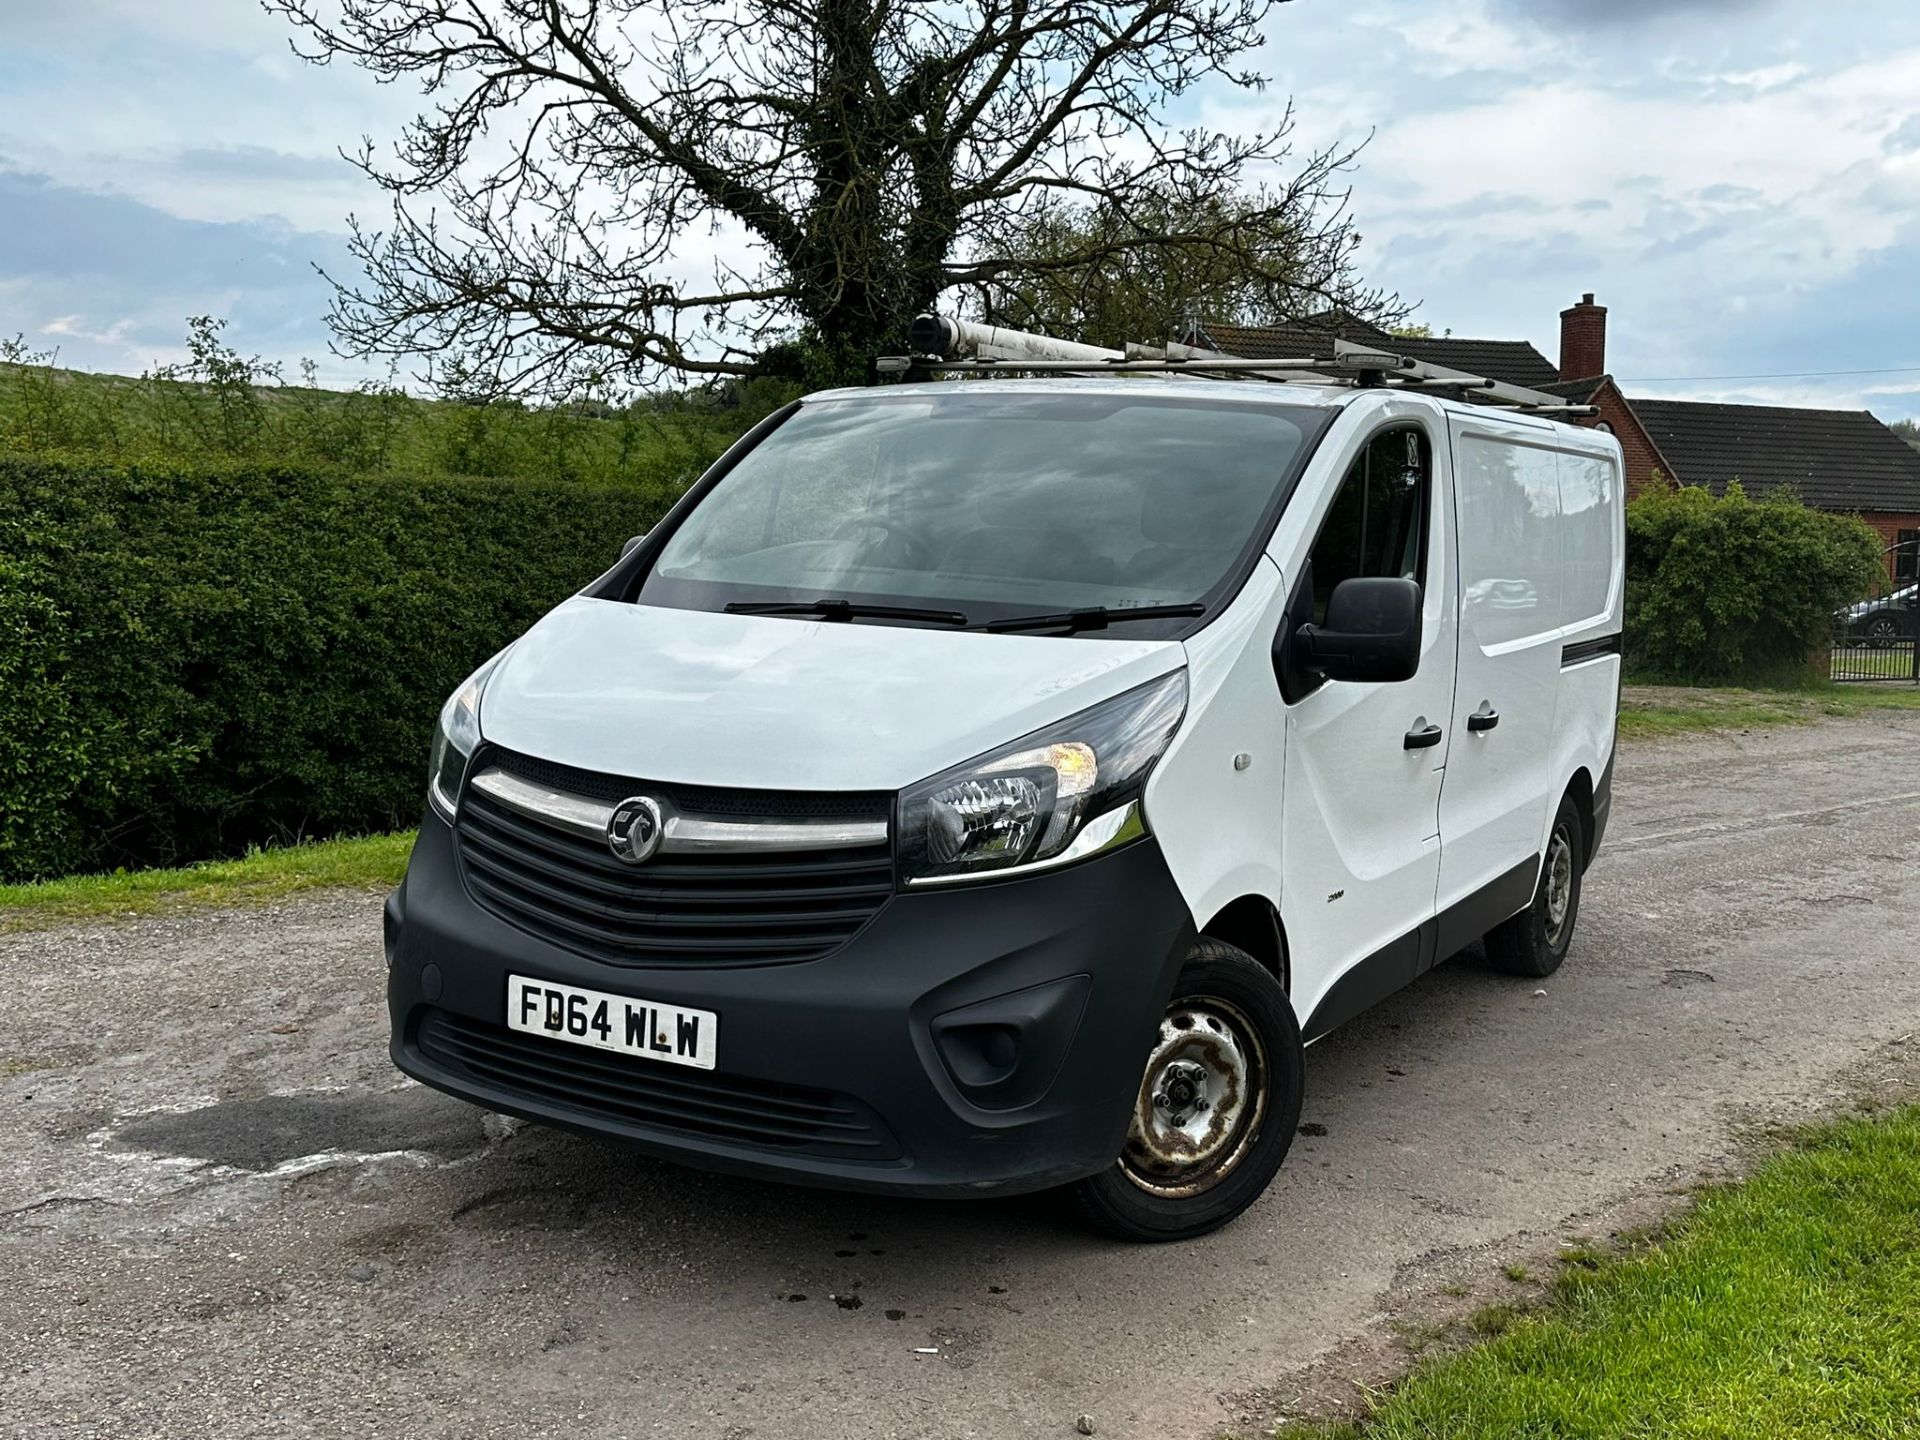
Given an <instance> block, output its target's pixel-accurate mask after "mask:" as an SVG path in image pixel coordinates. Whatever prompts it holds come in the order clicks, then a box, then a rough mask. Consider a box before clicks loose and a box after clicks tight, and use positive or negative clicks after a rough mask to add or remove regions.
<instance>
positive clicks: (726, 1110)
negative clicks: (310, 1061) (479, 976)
mask: <svg viewBox="0 0 1920 1440" xmlns="http://www.w3.org/2000/svg"><path fill="white" fill-rule="evenodd" d="M415 1036H416V1043H417V1044H418V1045H419V1047H420V1052H421V1053H422V1054H423V1055H425V1056H427V1057H428V1058H429V1059H431V1060H432V1061H434V1062H435V1063H436V1064H438V1065H440V1066H442V1067H444V1068H445V1069H447V1070H449V1071H451V1072H453V1073H454V1074H455V1075H457V1076H460V1077H463V1078H465V1079H468V1080H471V1081H474V1082H476V1083H478V1084H480V1085H483V1086H485V1087H488V1088H489V1089H491V1090H493V1091H495V1092H506V1094H507V1095H510V1096H518V1097H523V1098H524V1099H527V1100H530V1101H538V1102H540V1103H541V1104H542V1105H545V1106H550V1107H554V1108H558V1109H562V1110H569V1111H572V1112H573V1113H574V1114H576V1115H578V1116H579V1117H580V1118H581V1119H582V1120H583V1121H591V1120H594V1119H606V1120H613V1121H618V1122H621V1123H623V1124H627V1125H635V1126H644V1127H646V1128H648V1129H655V1130H661V1131H669V1132H672V1133H675V1134H680V1135H692V1136H698V1137H700V1138H702V1139H706V1140H715V1141H721V1142H724V1143H728V1144H734V1145H752V1146H761V1147H765V1148H768V1149H774V1150H782V1151H787V1152H790V1153H800V1154H808V1155H820V1156H837V1157H840V1158H843V1159H852V1160H875V1161H880V1160H893V1159H897V1158H899V1155H900V1144H899V1142H898V1141H897V1140H895V1139H894V1137H893V1135H892V1133H891V1132H890V1131H889V1130H888V1129H887V1127H886V1124H885V1123H884V1122H883V1121H882V1120H881V1119H880V1117H879V1116H877V1115H875V1114H874V1113H873V1111H871V1110H869V1109H868V1108H867V1107H866V1106H865V1105H862V1104H861V1103H860V1102H859V1101H858V1100H855V1099H853V1098H851V1097H850V1096H846V1095H836V1094H834V1093H833V1092H831V1091H827V1090H813V1089H809V1088H806V1087H804V1086H799V1085H782V1084H778V1083H775V1082H773V1081H767V1080H747V1079H743V1078H742V1077H740V1076H737V1075H718V1074H715V1073H714V1072H712V1071H696V1070H687V1069H678V1068H670V1067H668V1066H666V1065H663V1064H661V1063H659V1062H657V1061H648V1060H638V1059H630V1058H628V1057H626V1056H624V1055H614V1054H608V1053H603V1052H600V1051H594V1050H588V1049H584V1048H582V1047H580V1046H575V1045H568V1044H566V1043H565V1042H563V1041H558V1040H543V1039H540V1038H539V1037H537V1036H533V1035H525V1034H522V1033H520V1032H519V1031H516V1030H509V1029H507V1028H506V1027H505V1026H502V1025H488V1024H485V1023H483V1022H481V1021H478V1020H472V1019H469V1018H467V1017H466V1016H464V1015H455V1014H453V1013H451V1012H449V1011H446V1010H429V1011H428V1012H427V1013H426V1014H425V1016H424V1017H423V1018H422V1019H421V1021H420V1025H419V1028H418V1029H417V1030H416V1031H415Z"/></svg>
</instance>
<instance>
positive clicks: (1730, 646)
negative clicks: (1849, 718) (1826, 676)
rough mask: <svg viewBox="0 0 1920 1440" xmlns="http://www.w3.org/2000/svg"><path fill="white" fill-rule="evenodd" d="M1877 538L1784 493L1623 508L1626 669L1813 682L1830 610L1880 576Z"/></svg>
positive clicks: (1688, 677)
mask: <svg viewBox="0 0 1920 1440" xmlns="http://www.w3.org/2000/svg"><path fill="white" fill-rule="evenodd" d="M1882 573H1883V572H1882V570H1881V564H1880V539H1879V537H1878V536H1877V535H1876V534H1875V533H1874V532H1873V530H1872V529H1871V528H1869V527H1868V526H1867V525H1866V524H1864V523H1863V522H1862V521H1860V520H1858V519H1856V518H1855V517H1853V516H1847V515H1828V514H1824V513H1822V512H1820V511H1818V510H1809V509H1808V508H1807V507H1806V506H1805V505H1803V504H1801V503H1800V501H1799V500H1798V499H1796V498H1794V497H1793V496H1791V495H1788V494H1781V493H1779V492H1775V493H1772V494H1769V495H1767V496H1766V497H1765V498H1764V499H1761V500H1752V499H1749V498H1748V497H1747V494H1746V492H1745V491H1744V490H1742V489H1741V487H1740V486H1739V485H1738V484H1737V483H1736V484H1732V485H1729V486H1728V487H1727V493H1726V495H1725V496H1724V497H1723V498H1720V499H1715V498H1714V497H1713V496H1712V495H1711V494H1709V493H1708V492H1707V491H1705V490H1702V489H1699V488H1688V489H1683V490H1678V491H1674V492H1667V491H1663V490H1662V491H1651V492H1649V493H1647V494H1645V495H1643V496H1641V497H1640V498H1639V499H1637V500H1635V501H1633V502H1632V503H1631V504H1630V505H1628V506H1627V634H1626V649H1627V665H1628V668H1629V669H1630V670H1632V671H1633V672H1634V673H1635V674H1636V675H1640V676H1645V677H1646V678H1649V679H1662V680H1670V681H1675V682H1678V683H1685V684H1698V683H1702V682H1714V681H1741V682H1745V683H1748V684H1760V683H1770V682H1774V683H1777V682H1781V681H1789V682H1791V681H1798V680H1804V679H1807V678H1811V672H1810V669H1809V666H1810V662H1811V659H1812V656H1813V654H1814V652H1815V651H1816V650H1817V649H1819V648H1820V647H1822V646H1824V645H1825V644H1826V643H1827V642H1828V640H1829V639H1830V638H1831V636H1832V627H1833V616H1834V612H1836V611H1838V610H1841V609H1844V608H1845V607H1846V606H1848V605H1850V604H1852V603H1853V602H1854V601H1855V600H1857V599H1859V598H1860V596H1861V595H1863V594H1864V593H1866V591H1867V589H1868V587H1869V586H1871V585H1872V584H1873V582H1874V579H1875V577H1876V576H1879V575H1881V574H1882Z"/></svg>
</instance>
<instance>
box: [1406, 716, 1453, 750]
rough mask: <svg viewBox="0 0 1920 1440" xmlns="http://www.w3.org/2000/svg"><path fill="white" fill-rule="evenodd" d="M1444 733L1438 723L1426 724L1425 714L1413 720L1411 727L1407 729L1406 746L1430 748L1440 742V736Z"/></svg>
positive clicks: (1412, 748)
mask: <svg viewBox="0 0 1920 1440" xmlns="http://www.w3.org/2000/svg"><path fill="white" fill-rule="evenodd" d="M1444 734H1446V732H1445V731H1444V730H1442V729H1441V728H1440V727H1439V726H1438V725H1429V724H1427V720H1426V716H1424V715H1423V716H1421V717H1420V718H1419V719H1418V720H1416V721H1414V722H1413V728H1412V729H1411V730H1409V731H1407V740H1406V746H1407V749H1409V750H1431V749H1432V748H1433V747H1434V746H1435V745H1438V744H1439V743H1440V737H1441V736H1442V735H1444Z"/></svg>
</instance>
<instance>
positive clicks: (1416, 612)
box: [1292, 576, 1420, 681]
mask: <svg viewBox="0 0 1920 1440" xmlns="http://www.w3.org/2000/svg"><path fill="white" fill-rule="evenodd" d="M1292 647H1293V652H1294V658H1295V660H1296V662H1297V663H1298V665H1299V667H1300V668H1301V669H1303V670H1310V671H1318V672H1319V673H1320V674H1322V675H1324V676H1325V677H1326V678H1327V679H1329V680H1372V681H1394V680H1411V679H1412V678H1413V676H1414V672H1415V671H1417V670H1418V669H1419V668H1420V586H1419V584H1418V583H1417V582H1415V581H1412V580H1397V579H1389V578H1385V577H1374V576H1362V577H1358V578H1355V579H1352V580H1342V581H1341V582H1340V583H1339V584H1338V585H1336V586H1334V587H1333V594H1332V595H1331V596H1329V597H1328V599H1327V623H1326V624H1325V625H1314V624H1306V625H1302V626H1300V627H1299V628H1298V629H1296V630H1295V631H1294V632H1293V640H1292Z"/></svg>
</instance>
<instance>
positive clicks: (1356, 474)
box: [1281, 420, 1455, 1040]
mask: <svg viewBox="0 0 1920 1440" xmlns="http://www.w3.org/2000/svg"><path fill="white" fill-rule="evenodd" d="M1445 465H1446V447H1445V445H1444V444H1438V445H1436V444H1435V443H1434V437H1433V434H1432V432H1431V431H1430V430H1429V429H1428V428H1427V427H1426V425H1425V424H1424V423H1422V422H1421V421H1418V420H1410V421H1406V422H1402V423H1396V424H1391V425H1388V426H1386V427H1384V428H1382V429H1380V430H1377V431H1375V432H1374V433H1373V434H1372V435H1370V436H1369V437H1368V438H1367V439H1366V440H1365V442H1364V443H1362V444H1361V445H1360V447H1359V449H1358V452H1357V453H1356V454H1355V455H1354V456H1353V458H1352V461H1351V463H1350V464H1349V466H1348V468H1347V471H1346V474H1345V478H1344V479H1343V481H1342V482H1341V484H1340V486H1339V488H1338V490H1337V492H1336V493H1335V494H1334V495H1333V496H1332V497H1331V499H1330V501H1329V502H1328V503H1327V506H1326V510H1325V513H1324V514H1323V515H1322V516H1321V517H1320V519H1319V521H1318V529H1317V531H1316V538H1315V540H1314V541H1313V544H1312V548H1311V550H1310V551H1309V554H1308V557H1307V558H1308V559H1309V560H1310V561H1311V573H1310V574H1307V573H1305V570H1304V567H1297V572H1296V573H1297V574H1298V575H1299V578H1298V579H1296V580H1295V583H1296V584H1299V583H1302V582H1303V581H1305V582H1310V583H1311V584H1312V585H1313V589H1314V593H1313V597H1312V615H1313V618H1314V619H1316V620H1319V619H1321V618H1323V617H1324V616H1325V614H1326V604H1327V599H1328V596H1330V595H1331V594H1332V591H1333V587H1334V586H1335V585H1337V584H1338V583H1339V582H1340V581H1342V580H1345V579H1349V578H1352V577H1355V576H1364V575H1374V576H1399V577H1401V578H1405V579H1410V580H1415V581H1418V582H1419V583H1420V585H1421V587H1422V630H1421V645H1420V665H1419V669H1418V671H1417V672H1416V673H1415V674H1414V676H1413V678H1411V679H1409V680H1404V681H1399V682H1395V683H1361V682H1340V681H1330V682H1327V683H1324V684H1322V685H1321V686H1320V687H1319V688H1318V689H1316V690H1314V691H1312V692H1311V693H1310V694H1307V695H1304V696H1302V697H1301V698H1300V699H1298V700H1297V701H1295V702H1294V703H1293V704H1292V705H1291V706H1290V707H1289V709H1288V713H1287V732H1288V733H1287V747H1286V755H1287V760H1286V765H1287V776H1286V789H1285V804H1284V814H1285V820H1284V826H1285V852H1284V853H1285V857H1286V858H1285V881H1284V884H1285V896H1284V900H1283V903H1282V907H1281V908H1282V914H1283V915H1284V917H1285V920H1286V926H1287V935H1288V941H1289V948H1290V952H1291V955H1292V963H1293V984H1294V1001H1295V1005H1296V1007H1297V1008H1298V1009H1299V1010H1300V1012H1301V1014H1302V1015H1306V1016H1310V1017H1311V1018H1310V1020H1309V1022H1308V1028H1307V1037H1306V1038H1307V1039H1309V1040H1313V1039H1317V1038H1318V1037H1319V1036H1320V1035H1323V1034H1325V1033H1326V1032H1327V1031H1329V1030H1331V1029H1333V1028H1334V1027H1335V1026H1337V1025H1339V1024H1340V1023H1342V1022H1343V1021H1345V1020H1347V1019H1349V1018H1351V1017H1352V1016H1353V1015H1355V1014H1358V1013H1359V1012H1360V1011H1361V1010H1364V1009H1366V1008H1367V1007H1368V1006H1369V1005H1371V1004H1372V1003H1373V1002H1374V1001H1376V1000H1378V999H1381V998H1383V997H1384V996H1385V995H1388V994H1391V993H1392V992H1393V991H1394V990H1397V989H1398V988H1400V986H1402V985H1404V984H1406V983H1407V982H1408V981H1410V980H1412V979H1413V978H1414V977H1415V976H1416V975H1417V974H1418V973H1419V972H1420V970H1421V969H1423V968H1424V967H1425V966H1426V965H1427V964H1429V963H1431V957H1430V956H1429V955H1427V954H1425V953H1424V949H1430V948H1431V946H1430V944H1427V943H1426V940H1427V937H1426V936H1425V935H1424V934H1423V931H1424V930H1426V929H1430V927H1429V926H1428V922H1429V921H1431V920H1432V918H1433V915H1434V894H1435V890H1436V886H1437V884H1438V881H1439V874H1440V782H1441V778H1442V775H1443V774H1444V772H1445V769H1446V763H1447V752H1448V743H1449V740H1450V739H1451V737H1450V735H1449V734H1448V720H1449V718H1450V712H1451V711H1452V708H1453V683H1454V666H1455V654H1454V649H1455V619H1454V604H1453V567H1452V564H1451V550H1452V546H1451V542H1450V536H1451V509H1450V506H1451V495H1452V486H1451V484H1450V483H1449V479H1450V477H1449V476H1448V475H1447V474H1446V473H1445ZM1304 606H1305V597H1304V596H1298V595H1297V596H1296V605H1295V606H1290V607H1289V611H1290V613H1291V614H1292V615H1293V616H1294V618H1295V620H1296V621H1297V620H1298V618H1299V616H1300V615H1301V613H1302V611H1303V609H1304ZM1423 946H1424V949H1423Z"/></svg>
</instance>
